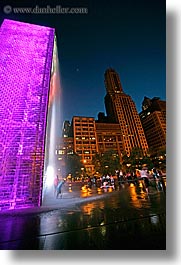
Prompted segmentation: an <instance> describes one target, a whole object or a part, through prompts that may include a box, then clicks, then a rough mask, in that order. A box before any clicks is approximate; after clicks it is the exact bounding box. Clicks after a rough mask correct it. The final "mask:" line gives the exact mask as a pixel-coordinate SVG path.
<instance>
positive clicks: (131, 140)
mask: <svg viewBox="0 0 181 265" xmlns="http://www.w3.org/2000/svg"><path fill="white" fill-rule="evenodd" d="M105 86H106V90H107V94H106V96H105V107H106V112H107V116H108V119H109V120H112V122H117V123H118V124H119V125H120V129H121V132H122V137H123V139H122V143H123V150H124V151H125V152H126V153H127V154H128V155H129V154H130V152H131V150H132V148H134V147H138V148H140V149H142V150H143V152H144V154H146V152H147V149H148V144H147V141H146V137H145V134H144V131H143V127H142V124H141V120H140V117H139V114H138V112H137V110H136V106H135V103H134V101H133V100H132V98H131V97H130V96H129V95H127V94H125V93H124V91H123V88H122V85H121V81H120V78H119V75H118V74H117V73H116V71H115V70H114V69H111V68H110V69H108V70H106V72H105Z"/></svg>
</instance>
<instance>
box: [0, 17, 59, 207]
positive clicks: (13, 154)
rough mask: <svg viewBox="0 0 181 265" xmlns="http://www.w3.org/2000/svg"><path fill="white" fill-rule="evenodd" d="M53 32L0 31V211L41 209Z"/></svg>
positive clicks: (18, 27) (5, 27)
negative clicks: (29, 208)
mask: <svg viewBox="0 0 181 265" xmlns="http://www.w3.org/2000/svg"><path fill="white" fill-rule="evenodd" d="M54 35H55V32H54V29H53V28H48V27H43V26H38V25H32V24H28V23H22V22H17V21H13V20H4V22H3V23H2V25H1V28H0V40H1V41H0V58H1V60H0V97H1V99H0V211H3V210H9V209H17V208H26V207H34V206H40V205H41V193H42V185H43V184H42V183H43V167H44V153H45V134H46V120H47V109H48V97H49V87H50V75H51V67H52V56H53V45H54Z"/></svg>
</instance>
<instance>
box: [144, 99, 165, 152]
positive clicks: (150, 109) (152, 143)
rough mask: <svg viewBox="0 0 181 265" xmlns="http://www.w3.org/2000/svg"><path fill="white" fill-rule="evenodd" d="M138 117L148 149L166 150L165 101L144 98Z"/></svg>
mask: <svg viewBox="0 0 181 265" xmlns="http://www.w3.org/2000/svg"><path fill="white" fill-rule="evenodd" d="M139 115H140V119H141V122H142V126H143V129H144V132H145V136H146V139H147V143H148V146H149V148H152V149H155V150H158V149H160V148H166V101H163V100H160V99H159V98H157V97H154V98H152V99H150V98H147V97H144V100H143V102H142V112H140V114H139Z"/></svg>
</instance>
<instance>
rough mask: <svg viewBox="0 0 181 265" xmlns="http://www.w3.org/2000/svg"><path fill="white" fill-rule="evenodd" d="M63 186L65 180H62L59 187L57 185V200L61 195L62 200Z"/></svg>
mask: <svg viewBox="0 0 181 265" xmlns="http://www.w3.org/2000/svg"><path fill="white" fill-rule="evenodd" d="M63 184H64V181H63V180H61V181H60V182H59V183H58V185H57V189H56V191H57V194H56V198H58V197H59V194H60V196H61V198H62V185H63Z"/></svg>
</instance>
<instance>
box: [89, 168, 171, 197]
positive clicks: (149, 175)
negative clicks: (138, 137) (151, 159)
mask: <svg viewBox="0 0 181 265" xmlns="http://www.w3.org/2000/svg"><path fill="white" fill-rule="evenodd" d="M163 176H164V175H163V173H162V171H161V170H158V169H156V168H153V169H152V170H151V171H149V170H148V169H147V168H146V167H143V168H142V170H135V171H134V172H127V173H125V172H123V171H121V170H120V171H119V172H118V173H117V175H116V176H113V175H111V174H106V175H103V176H101V177H100V179H99V180H97V179H96V177H92V178H91V177H88V180H87V184H88V186H89V187H90V188H91V187H92V185H95V186H97V185H98V186H100V187H101V188H105V187H112V188H115V187H116V185H119V186H120V185H122V184H124V183H128V184H131V183H133V184H134V185H137V184H138V181H139V180H141V181H142V182H143V184H144V188H145V190H146V192H148V189H149V186H154V187H155V188H156V189H157V190H158V191H160V190H164V191H165V190H166V184H165V182H164V180H163Z"/></svg>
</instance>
